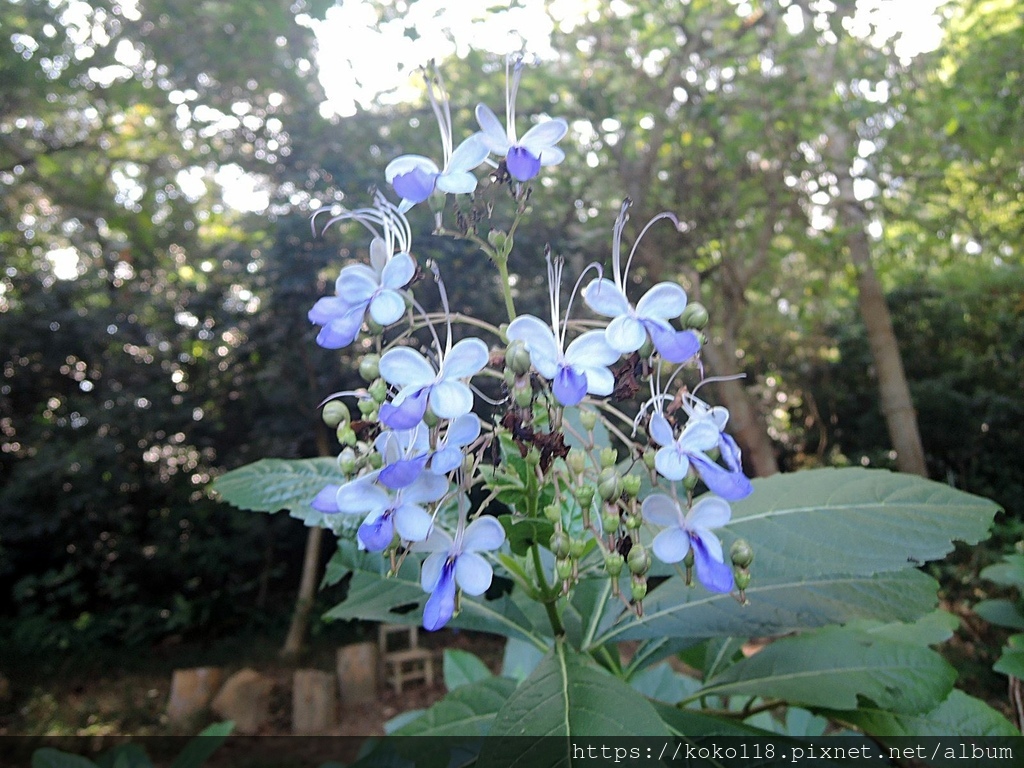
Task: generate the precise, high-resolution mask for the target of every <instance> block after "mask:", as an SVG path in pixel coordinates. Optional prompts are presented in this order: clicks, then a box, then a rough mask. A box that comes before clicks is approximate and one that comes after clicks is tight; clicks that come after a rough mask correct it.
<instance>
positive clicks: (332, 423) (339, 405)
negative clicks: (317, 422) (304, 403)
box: [320, 400, 352, 429]
mask: <svg viewBox="0 0 1024 768" xmlns="http://www.w3.org/2000/svg"><path fill="white" fill-rule="evenodd" d="M320 417H321V418H322V419H323V420H324V424H326V425H327V426H328V427H331V428H332V429H333V428H334V427H337V426H339V425H341V424H348V422H349V419H351V418H352V416H351V415H350V414H349V412H348V406H346V405H345V404H344V403H343V402H341V400H331V402H329V403H327V405H325V406H324V410H323V412H322V413H321V414H320Z"/></svg>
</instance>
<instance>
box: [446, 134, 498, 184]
mask: <svg viewBox="0 0 1024 768" xmlns="http://www.w3.org/2000/svg"><path fill="white" fill-rule="evenodd" d="M489 152H490V150H489V149H488V147H487V144H486V142H484V140H483V136H482V135H481V134H479V133H474V134H473V135H472V136H470V137H469V138H467V139H466V140H465V141H463V142H462V143H461V144H459V146H457V147H456V148H455V151H454V152H452V156H451V158H449V160H448V166H447V167H446V168H445V172H444V173H443V174H442V175H445V176H446V175H449V174H455V173H464V172H466V171H472V170H473V169H474V168H476V167H477V166H478V165H480V163H482V162H483V161H484V160H486V159H487V155H488V154H489ZM471 191H472V190H471Z"/></svg>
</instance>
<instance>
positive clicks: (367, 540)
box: [357, 509, 395, 552]
mask: <svg viewBox="0 0 1024 768" xmlns="http://www.w3.org/2000/svg"><path fill="white" fill-rule="evenodd" d="M357 535H358V536H359V540H360V541H361V542H363V546H364V547H366V548H367V549H368V550H369V551H370V552H382V551H383V550H385V549H387V547H388V545H389V544H391V541H392V540H393V539H394V538H395V523H394V521H393V520H392V519H391V510H390V509H389V510H388V511H387V512H385V513H384V514H383V515H381V516H380V517H378V518H377V519H376V520H373V521H371V522H369V523H363V524H362V525H360V526H359V531H358V533H357Z"/></svg>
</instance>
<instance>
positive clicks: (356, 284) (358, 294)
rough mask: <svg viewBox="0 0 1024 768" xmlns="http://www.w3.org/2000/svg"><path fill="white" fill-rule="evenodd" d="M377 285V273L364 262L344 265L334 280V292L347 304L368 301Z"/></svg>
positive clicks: (351, 304)
mask: <svg viewBox="0 0 1024 768" xmlns="http://www.w3.org/2000/svg"><path fill="white" fill-rule="evenodd" d="M379 287H380V283H379V279H378V276H377V273H376V272H374V271H373V270H372V269H370V268H369V267H367V266H366V265H364V264H360V265H358V266H351V267H345V268H344V269H343V270H341V274H340V275H338V279H337V280H335V281H334V292H335V293H336V294H338V298H340V299H341V300H342V301H344V302H346V303H348V304H349V306H354V305H356V304H362V303H365V302H367V301H369V300H370V297H372V296H373V294H374V293H375V292H376V290H377V288H379Z"/></svg>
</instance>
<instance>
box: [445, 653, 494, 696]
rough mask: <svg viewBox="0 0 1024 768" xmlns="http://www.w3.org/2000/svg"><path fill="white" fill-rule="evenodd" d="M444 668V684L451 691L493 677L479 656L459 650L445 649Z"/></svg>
mask: <svg viewBox="0 0 1024 768" xmlns="http://www.w3.org/2000/svg"><path fill="white" fill-rule="evenodd" d="M443 667H444V684H445V686H446V687H447V688H448V690H449V691H454V690H455V689H456V688H461V687H462V686H464V685H469V684H470V683H478V682H480V681H481V680H486V679H487V678H489V677H491V670H489V669H488V668H487V665H486V664H484V663H483V662H482V661H481V660H480V658H479V657H478V656H475V655H473V654H472V653H470V652H469V651H460V650H458V649H457V648H445V650H444V662H443Z"/></svg>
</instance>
